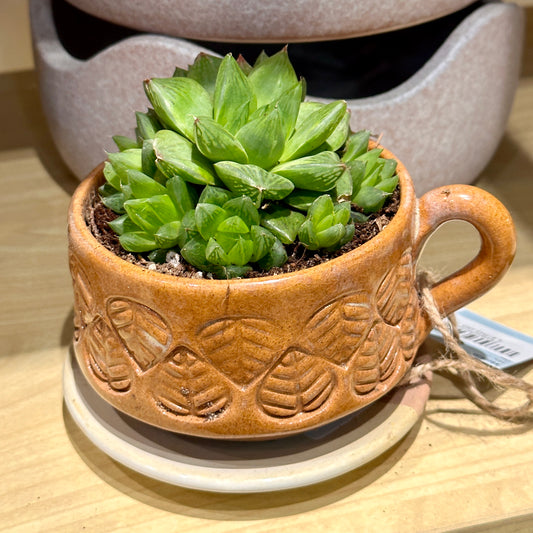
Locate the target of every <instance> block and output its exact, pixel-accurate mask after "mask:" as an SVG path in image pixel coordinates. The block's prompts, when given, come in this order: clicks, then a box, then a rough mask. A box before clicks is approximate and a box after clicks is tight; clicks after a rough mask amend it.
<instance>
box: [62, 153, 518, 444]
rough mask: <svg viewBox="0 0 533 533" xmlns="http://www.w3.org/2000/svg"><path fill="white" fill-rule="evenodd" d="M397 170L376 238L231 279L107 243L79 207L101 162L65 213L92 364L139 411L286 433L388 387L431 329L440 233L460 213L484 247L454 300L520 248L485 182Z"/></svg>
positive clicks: (448, 300)
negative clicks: (166, 267)
mask: <svg viewBox="0 0 533 533" xmlns="http://www.w3.org/2000/svg"><path fill="white" fill-rule="evenodd" d="M382 157H393V155H392V154H391V153H390V152H388V151H387V150H384V152H383V154H382ZM396 159H397V158H396ZM398 174H399V177H400V187H401V202H400V207H399V210H398V212H397V214H396V215H395V217H394V218H393V220H392V221H391V222H390V224H389V225H388V226H387V227H385V228H384V229H383V231H381V232H380V233H379V235H377V236H376V237H374V238H373V239H372V240H371V241H369V242H367V243H366V244H364V245H362V246H361V247H359V248H357V249H355V250H353V251H351V252H349V253H346V254H344V255H342V256H341V257H338V258H335V259H332V260H331V261H329V262H327V263H324V264H321V265H319V266H315V267H313V268H309V269H307V270H302V271H299V272H294V273H290V274H283V275H278V276H271V277H266V278H257V279H241V280H230V281H225V280H209V279H185V278H178V277H174V276H170V275H165V274H160V273H158V272H154V271H151V270H147V269H143V268H141V267H139V266H135V265H132V264H130V263H128V262H126V261H124V260H122V259H120V258H118V257H117V256H116V255H114V254H113V253H112V252H110V251H108V250H107V249H105V248H104V247H103V246H102V245H100V244H99V243H98V242H97V241H96V239H95V238H94V237H93V236H92V234H91V232H90V230H89V229H88V227H87V226H86V223H85V219H84V210H85V208H86V206H87V204H88V202H89V200H90V198H91V195H92V194H93V193H94V191H95V189H96V187H97V186H98V185H100V184H101V183H102V181H103V176H102V165H101V166H99V167H98V168H96V169H95V170H94V171H93V172H92V173H91V174H90V175H89V176H88V178H87V179H86V180H85V181H83V182H82V183H81V184H80V186H79V187H78V189H77V191H76V192H75V194H74V196H73V199H72V204H71V207H70V212H69V242H70V268H71V273H72V278H73V282H74V294H75V305H74V312H75V326H76V327H75V336H74V348H75V353H76V356H77V360H78V362H79V364H80V366H81V368H82V370H83V373H84V374H85V376H86V378H87V379H88V381H89V382H90V383H91V384H92V386H93V387H94V388H95V389H96V390H97V391H98V393H99V394H100V395H101V396H102V397H103V398H104V399H105V400H106V401H108V402H109V403H111V404H112V405H113V406H114V407H116V408H117V409H119V410H120V411H123V412H124V413H127V414H129V415H131V416H133V417H135V418H138V419H140V420H142V421H144V422H147V423H149V424H153V425H156V426H159V427H161V428H165V429H168V430H171V431H174V432H178V433H184V434H189V435H196V436H202V437H212V438H221V439H266V438H275V437H280V436H285V435H290V434H292V433H296V432H300V431H303V430H306V429H310V428H313V427H317V426H319V425H321V424H325V423H327V422H330V421H332V420H334V419H336V418H339V417H342V416H344V415H346V414H348V413H350V412H353V411H355V410H357V409H360V408H362V407H364V406H366V405H368V404H370V403H371V402H373V401H375V400H376V399H378V398H380V397H381V396H383V395H384V394H386V393H387V392H388V391H390V390H391V389H392V388H393V387H394V386H395V385H396V384H397V383H398V382H399V381H400V380H401V379H402V377H403V376H404V374H405V373H406V372H407V371H408V369H409V367H410V365H411V363H412V361H413V358H414V356H415V353H416V351H417V348H418V347H419V345H420V344H421V343H422V341H423V340H424V339H425V337H426V336H427V334H428V332H429V329H430V324H429V323H428V320H427V318H426V317H425V316H424V313H423V312H422V311H421V308H420V303H419V298H418V290H417V284H416V279H415V263H416V260H417V258H418V255H419V253H420V251H421V248H422V246H423V244H424V242H425V241H426V239H427V238H428V237H429V235H430V234H431V233H432V232H433V231H434V230H435V229H436V228H437V227H438V226H439V225H440V224H441V223H443V222H445V221H447V220H451V219H461V220H466V221H468V222H470V223H471V224H473V225H474V226H475V227H476V229H477V230H478V231H479V233H480V235H481V249H480V251H479V253H478V255H477V257H476V258H475V259H474V260H473V261H472V262H470V263H469V264H468V265H466V266H465V267H464V268H462V269H461V270H460V271H458V272H456V273H455V274H453V275H451V276H450V277H448V278H447V279H445V280H443V281H441V282H440V283H438V284H437V285H436V286H435V287H434V288H433V295H434V296H435V299H436V302H437V304H438V305H439V307H440V309H441V310H442V311H443V312H444V313H450V312H453V311H454V310H456V309H458V308H460V307H461V306H463V305H465V304H467V303H469V302H470V301H472V300H473V299H475V298H476V297H478V296H480V295H481V294H482V293H484V292H486V291H487V290H488V289H490V288H491V287H492V286H493V285H494V284H495V283H496V282H497V281H498V280H499V278H500V277H501V276H502V275H503V274H504V272H505V271H506V270H507V268H508V266H509V265H510V263H511V261H512V258H513V255H514V250H515V233H514V227H513V224H512V221H511V218H510V215H509V213H508V212H507V211H506V209H505V208H504V207H503V206H502V204H501V203H500V202H499V201H498V200H496V199H495V198H494V197H493V196H491V195H490V194H488V193H487V192H484V191H483V190H481V189H477V188H475V187H471V186H468V185H451V186H446V187H441V188H439V189H435V190H433V191H430V192H428V193H427V194H425V195H424V196H423V197H422V198H421V199H420V200H417V199H416V198H415V194H414V189H413V185H412V182H411V179H410V177H409V175H408V173H407V171H406V169H405V168H404V166H403V165H402V164H401V163H399V164H398Z"/></svg>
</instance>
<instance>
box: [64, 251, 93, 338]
mask: <svg viewBox="0 0 533 533" xmlns="http://www.w3.org/2000/svg"><path fill="white" fill-rule="evenodd" d="M69 265H70V274H71V276H72V285H73V289H74V328H75V333H74V335H75V339H76V340H78V338H79V336H80V330H81V329H83V328H84V327H85V326H86V325H87V324H89V323H90V322H91V321H92V319H93V316H94V298H93V296H92V291H91V286H90V283H89V278H88V277H87V274H86V273H85V271H84V270H83V267H82V266H81V264H80V262H79V261H78V259H76V257H75V256H74V255H73V254H70V257H69Z"/></svg>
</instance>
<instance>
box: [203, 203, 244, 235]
mask: <svg viewBox="0 0 533 533" xmlns="http://www.w3.org/2000/svg"><path fill="white" fill-rule="evenodd" d="M207 205H212V204H207ZM217 231H222V232H224V233H249V232H250V229H249V228H248V226H247V225H246V223H245V222H244V220H243V219H242V218H241V217H239V216H237V215H234V216H230V217H228V218H226V219H224V220H223V221H222V222H221V223H220V224H219V225H218V228H217Z"/></svg>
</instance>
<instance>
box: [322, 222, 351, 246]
mask: <svg viewBox="0 0 533 533" xmlns="http://www.w3.org/2000/svg"><path fill="white" fill-rule="evenodd" d="M344 232H345V229H344V224H335V225H333V226H329V227H327V228H325V229H323V230H321V231H319V232H318V234H317V237H318V242H319V243H320V248H326V249H330V250H334V249H335V248H337V247H338V246H339V243H340V240H341V239H342V238H343V236H344Z"/></svg>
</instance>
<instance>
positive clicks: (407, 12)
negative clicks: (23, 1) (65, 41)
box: [68, 0, 473, 43]
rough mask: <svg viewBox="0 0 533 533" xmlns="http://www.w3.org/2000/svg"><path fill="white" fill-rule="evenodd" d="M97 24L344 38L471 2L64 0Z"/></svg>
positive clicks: (198, 35)
mask: <svg viewBox="0 0 533 533" xmlns="http://www.w3.org/2000/svg"><path fill="white" fill-rule="evenodd" d="M68 1H69V2H70V3H71V4H72V5H74V6H76V7H78V8H79V9H82V10H83V11H85V12H87V13H90V14H92V15H95V16H97V17H99V18H101V19H105V20H109V21H111V22H115V23H116V24H121V25H123V26H128V27H130V28H136V29H138V30H142V31H149V32H154V33H163V34H165V35H171V36H174V37H182V38H186V39H198V40H207V41H227V42H262V43H268V42H277V43H285V42H299V41H323V40H332V39H345V38H348V37H356V36H360V35H368V34H372V33H381V32H383V31H387V30H391V29H396V28H404V27H406V26H411V25H413V24H420V23H421V22H424V21H426V20H431V19H435V18H438V17H442V16H443V15H446V14H448V13H451V12H453V11H456V10H458V9H461V8H462V7H464V6H466V5H468V4H471V3H472V2H473V0H424V1H423V2H420V1H419V0H381V1H379V2H378V1H376V0H336V1H335V2H330V1H329V0H290V1H287V0H239V1H238V2H237V1H236V0H158V1H157V2H156V1H153V0H152V1H150V0H135V1H131V0H68Z"/></svg>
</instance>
